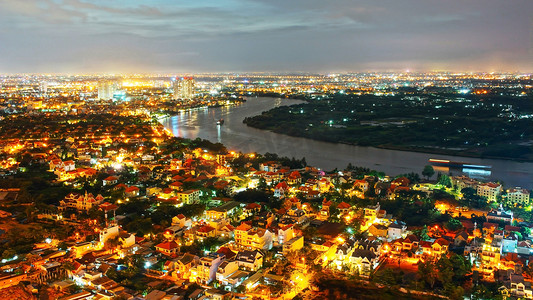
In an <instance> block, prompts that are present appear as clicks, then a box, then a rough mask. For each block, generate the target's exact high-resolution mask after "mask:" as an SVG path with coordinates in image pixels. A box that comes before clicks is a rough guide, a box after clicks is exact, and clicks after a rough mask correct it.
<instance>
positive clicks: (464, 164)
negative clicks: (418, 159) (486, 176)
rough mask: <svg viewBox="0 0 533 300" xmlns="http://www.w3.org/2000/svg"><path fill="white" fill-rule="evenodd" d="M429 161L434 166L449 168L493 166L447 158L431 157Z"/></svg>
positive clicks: (487, 167) (484, 167) (488, 167)
mask: <svg viewBox="0 0 533 300" xmlns="http://www.w3.org/2000/svg"><path fill="white" fill-rule="evenodd" d="M429 163H430V164H432V165H434V166H442V167H449V168H470V169H490V168H492V166H485V165H476V164H472V163H468V162H460V161H451V160H447V159H437V158H430V159H429Z"/></svg>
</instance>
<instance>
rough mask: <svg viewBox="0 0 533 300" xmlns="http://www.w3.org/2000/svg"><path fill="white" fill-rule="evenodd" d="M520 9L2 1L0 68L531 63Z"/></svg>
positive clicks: (479, 0) (381, 0)
mask: <svg viewBox="0 0 533 300" xmlns="http://www.w3.org/2000/svg"><path fill="white" fill-rule="evenodd" d="M531 11H533V1H530V0H508V1H505V2H504V1H501V0H468V1H462V0H447V1H441V0H424V1H422V0H402V1H397V0H374V1H368V0H330V1H323V0H320V1H319V0H291V1H286V0H224V1H220V0H203V1H184V0H173V1H164V0H152V1H140V0H91V1H89V0H2V1H0V34H1V37H2V47H0V73H1V72H2V71H17V70H24V71H27V70H36V71H54V70H53V69H54V68H55V69H61V70H68V69H72V70H73V71H83V70H89V69H90V70H93V71H97V70H98V69H109V68H116V69H118V70H117V71H119V70H120V69H132V68H136V67H138V68H145V70H142V71H160V70H163V71H165V70H175V69H180V68H187V69H188V70H190V71H194V70H213V71H224V70H243V71H246V70H250V71H255V70H258V71H261V70H267V69H268V70H272V71H275V70H283V71H291V70H305V71H321V70H325V71H327V70H335V69H346V70H347V69H351V70H352V71H354V70H355V71H356V70H360V69H361V68H383V69H389V68H387V67H386V66H390V67H391V68H392V67H395V68H396V67H401V68H403V66H407V67H408V66H409V65H412V66H416V68H420V69H424V68H432V67H433V66H439V68H441V67H442V66H445V67H447V68H450V69H460V68H462V67H464V66H468V67H469V68H470V67H474V66H479V68H480V69H482V68H483V67H484V65H486V64H487V63H489V62H490V63H491V64H492V63H493V64H496V65H498V66H499V67H501V68H505V66H509V67H512V68H515V67H516V66H523V68H525V69H529V70H531V69H532V68H533V66H532V63H531V62H532V61H533V60H532V57H531V55H532V54H530V53H528V51H531V49H532V47H531V45H532V43H533V40H532V37H533V33H532V29H533V27H532V20H531V15H530V12H531ZM14 58H16V59H14Z"/></svg>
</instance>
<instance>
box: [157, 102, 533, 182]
mask: <svg viewBox="0 0 533 300" xmlns="http://www.w3.org/2000/svg"><path fill="white" fill-rule="evenodd" d="M247 100H248V101H247V102H245V103H243V104H242V105H237V106H231V107H227V108H224V107H221V108H213V109H205V110H195V111H190V112H188V113H184V114H179V115H176V116H173V117H170V118H167V119H165V120H161V123H162V124H163V125H164V126H165V127H166V128H167V129H168V130H169V131H170V132H172V133H173V134H174V135H175V136H179V137H183V138H187V139H191V140H194V139H196V138H201V139H206V140H209V141H211V142H213V143H221V144H224V145H225V146H226V147H227V148H228V149H230V150H231V151H241V152H243V153H253V152H255V153H262V154H264V153H267V152H269V153H277V154H278V155H280V156H285V157H290V158H292V157H295V158H298V159H300V158H302V157H305V158H306V161H307V163H308V164H309V165H312V166H315V167H317V168H321V169H323V170H333V169H335V168H338V169H343V168H345V167H346V166H347V165H348V164H352V165H354V166H361V167H365V168H369V169H373V170H377V171H383V172H385V173H386V174H390V175H391V176H396V175H399V174H407V173H410V172H415V173H420V172H421V171H422V169H423V168H424V166H425V165H427V164H428V159H430V158H441V159H448V160H452V161H466V162H470V163H472V164H478V165H491V166H492V169H490V170H489V171H484V172H477V171H470V170H465V171H464V172H463V170H452V172H453V174H454V175H458V174H465V175H468V176H471V177H473V178H475V179H478V180H482V181H501V180H504V181H505V183H506V185H508V186H521V187H523V188H529V189H531V188H533V163H530V162H518V161H509V160H502V159H487V158H483V159H481V158H475V157H466V156H463V157H457V156H449V155H447V154H441V153H442V152H441V153H434V154H428V151H424V152H417V151H412V150H411V149H408V148H404V149H398V148H396V149H386V148H383V147H366V146H353V145H349V144H344V143H329V142H328V143H326V142H322V141H318V140H316V139H315V140H313V139H310V138H304V137H294V136H290V135H287V134H285V133H284V132H281V133H275V132H273V131H268V130H262V129H256V128H254V127H250V126H247V125H246V124H244V123H243V120H244V119H245V118H247V117H253V116H256V115H259V114H261V113H262V112H264V111H269V110H271V109H272V108H276V107H281V106H287V107H298V106H294V105H298V104H302V103H303V101H301V100H290V99H280V98H266V97H265V98H261V97H260V98H255V97H248V99H247ZM219 119H224V125H222V126H216V120H219ZM388 148H394V147H390V146H389V147H388ZM435 152H436V151H435ZM438 171H439V172H442V173H448V172H449V171H448V170H446V169H444V168H442V167H439V170H438ZM472 172H475V173H472Z"/></svg>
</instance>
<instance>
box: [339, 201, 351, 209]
mask: <svg viewBox="0 0 533 300" xmlns="http://www.w3.org/2000/svg"><path fill="white" fill-rule="evenodd" d="M350 207H352V206H351V205H350V204H348V203H346V202H344V201H342V202H341V203H339V205H337V208H338V209H347V208H350Z"/></svg>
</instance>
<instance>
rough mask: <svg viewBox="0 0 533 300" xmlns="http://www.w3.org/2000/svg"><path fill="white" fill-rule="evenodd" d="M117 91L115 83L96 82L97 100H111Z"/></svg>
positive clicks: (108, 81) (109, 81) (110, 81)
mask: <svg viewBox="0 0 533 300" xmlns="http://www.w3.org/2000/svg"><path fill="white" fill-rule="evenodd" d="M116 91H117V83H116V82H115V81H113V80H100V81H99V82H98V100H110V99H113V95H114V94H115V92H116Z"/></svg>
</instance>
